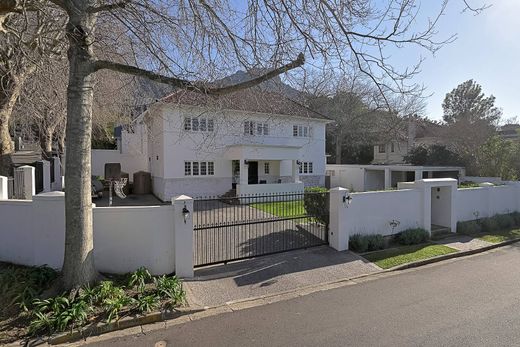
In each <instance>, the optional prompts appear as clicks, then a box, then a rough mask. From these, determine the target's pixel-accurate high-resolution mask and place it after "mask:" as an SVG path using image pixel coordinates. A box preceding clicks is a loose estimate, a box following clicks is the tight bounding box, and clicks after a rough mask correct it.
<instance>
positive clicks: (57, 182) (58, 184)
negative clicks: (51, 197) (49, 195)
mask: <svg viewBox="0 0 520 347" xmlns="http://www.w3.org/2000/svg"><path fill="white" fill-rule="evenodd" d="M51 160H52V161H54V165H53V168H54V182H52V183H51V189H52V190H57V191H61V190H62V189H63V186H62V181H61V161H60V158H58V157H52V158H51Z"/></svg>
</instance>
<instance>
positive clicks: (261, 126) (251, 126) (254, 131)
mask: <svg viewBox="0 0 520 347" xmlns="http://www.w3.org/2000/svg"><path fill="white" fill-rule="evenodd" d="M244 135H264V136H265V135H269V124H267V123H257V122H252V121H245V122H244Z"/></svg>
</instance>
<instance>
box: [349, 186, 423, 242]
mask: <svg viewBox="0 0 520 347" xmlns="http://www.w3.org/2000/svg"><path fill="white" fill-rule="evenodd" d="M351 197H352V203H351V204H350V205H349V206H348V208H346V209H345V210H344V218H345V220H346V221H347V223H346V225H345V231H346V232H348V233H349V235H353V234H364V235H365V234H382V235H385V236H386V235H391V234H392V227H391V226H390V222H391V221H392V220H396V221H399V223H400V224H399V226H397V227H396V228H395V230H394V233H397V232H400V231H402V230H404V229H409V228H418V227H422V226H423V222H422V192H421V191H419V190H400V191H388V192H365V193H353V194H351Z"/></svg>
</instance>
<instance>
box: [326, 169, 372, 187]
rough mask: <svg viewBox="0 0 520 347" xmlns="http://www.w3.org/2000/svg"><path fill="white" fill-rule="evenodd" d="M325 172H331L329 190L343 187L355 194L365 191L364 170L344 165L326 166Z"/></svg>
mask: <svg viewBox="0 0 520 347" xmlns="http://www.w3.org/2000/svg"><path fill="white" fill-rule="evenodd" d="M326 170H327V171H333V172H334V176H331V177H330V183H331V188H335V187H344V188H347V189H350V190H351V191H355V192H363V191H365V169H364V168H360V167H347V166H344V165H334V164H327V166H326Z"/></svg>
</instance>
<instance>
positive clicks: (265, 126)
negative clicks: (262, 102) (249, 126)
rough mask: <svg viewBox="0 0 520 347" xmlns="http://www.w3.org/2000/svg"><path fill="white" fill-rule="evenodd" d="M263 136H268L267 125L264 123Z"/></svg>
mask: <svg viewBox="0 0 520 347" xmlns="http://www.w3.org/2000/svg"><path fill="white" fill-rule="evenodd" d="M264 135H269V125H267V123H264Z"/></svg>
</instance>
